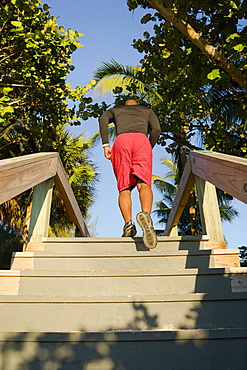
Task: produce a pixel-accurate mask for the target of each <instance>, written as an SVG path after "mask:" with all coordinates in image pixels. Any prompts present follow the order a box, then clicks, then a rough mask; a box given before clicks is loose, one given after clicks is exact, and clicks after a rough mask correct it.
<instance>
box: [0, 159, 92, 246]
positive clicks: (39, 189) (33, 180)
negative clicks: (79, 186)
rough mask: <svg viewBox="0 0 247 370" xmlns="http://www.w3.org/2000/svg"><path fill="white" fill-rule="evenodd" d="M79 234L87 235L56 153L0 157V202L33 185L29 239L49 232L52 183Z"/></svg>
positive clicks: (38, 239) (30, 240) (38, 237)
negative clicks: (1, 158)
mask: <svg viewBox="0 0 247 370" xmlns="http://www.w3.org/2000/svg"><path fill="white" fill-rule="evenodd" d="M54 183H55V186H56V188H57V190H58V192H59V194H60V196H61V198H62V199H63V201H64V204H65V207H66V208H67V211H68V214H69V217H70V219H71V221H72V222H73V223H74V224H75V226H76V227H77V228H78V230H79V232H80V234H81V236H89V232H88V230H87V228H86V225H85V222H84V219H83V217H82V214H81V211H80V208H79V206H78V203H77V201H76V199H75V196H74V193H73V190H72V188H71V186H70V183H69V181H68V178H67V175H66V173H65V170H64V167H63V165H62V162H61V159H60V157H59V155H58V153H37V154H30V155H25V156H22V157H15V158H10V159H3V160H1V161H0V204H2V203H4V202H6V201H7V200H10V199H12V198H13V197H15V196H17V195H19V194H21V193H23V192H24V191H26V190H28V189H30V188H32V187H34V193H33V200H32V210H31V216H30V223H29V228H28V241H29V242H41V241H42V238H43V237H45V236H48V228H49V220H50V210H51V201H52V189H53V184H54Z"/></svg>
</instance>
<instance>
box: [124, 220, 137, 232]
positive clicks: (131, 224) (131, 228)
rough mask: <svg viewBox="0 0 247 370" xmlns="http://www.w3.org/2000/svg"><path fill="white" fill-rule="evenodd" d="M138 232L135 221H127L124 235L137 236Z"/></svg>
mask: <svg viewBox="0 0 247 370" xmlns="http://www.w3.org/2000/svg"><path fill="white" fill-rule="evenodd" d="M136 233H137V231H136V226H135V223H134V222H133V221H129V222H126V224H125V225H124V228H123V235H122V236H135V234H136Z"/></svg>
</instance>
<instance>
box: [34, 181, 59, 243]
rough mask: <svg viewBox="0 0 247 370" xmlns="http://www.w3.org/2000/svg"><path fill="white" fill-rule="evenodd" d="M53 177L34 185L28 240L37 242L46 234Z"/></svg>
mask: <svg viewBox="0 0 247 370" xmlns="http://www.w3.org/2000/svg"><path fill="white" fill-rule="evenodd" d="M52 189H53V177H52V178H50V179H48V180H46V181H44V182H42V183H40V184H38V185H36V186H35V187H34V193H33V201H32V212H31V218H30V224H29V230H28V241H29V242H34V243H39V242H41V241H42V238H43V237H46V236H48V227H49V222H50V213H51V200H52Z"/></svg>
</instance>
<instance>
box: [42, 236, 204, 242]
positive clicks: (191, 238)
mask: <svg viewBox="0 0 247 370" xmlns="http://www.w3.org/2000/svg"><path fill="white" fill-rule="evenodd" d="M157 239H158V242H159V241H160V242H168V243H170V242H173V241H209V237H208V235H188V236H158V237H157ZM42 241H43V242H48V243H51V242H52V243H78V242H83V243H92V242H94V243H95V242H96V243H104V242H105V243H108V242H123V243H129V242H130V241H132V242H133V243H134V242H135V241H140V242H141V241H142V238H141V237H138V236H137V237H133V238H131V237H114V238H112V237H103V238H102V237H101V238H97V237H95V238H94V237H45V238H43V240H42Z"/></svg>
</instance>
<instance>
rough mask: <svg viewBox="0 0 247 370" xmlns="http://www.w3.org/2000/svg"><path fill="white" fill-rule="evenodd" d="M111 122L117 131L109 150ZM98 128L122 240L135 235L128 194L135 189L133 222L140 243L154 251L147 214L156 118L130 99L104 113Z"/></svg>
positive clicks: (150, 223)
mask: <svg viewBox="0 0 247 370" xmlns="http://www.w3.org/2000/svg"><path fill="white" fill-rule="evenodd" d="M112 122H113V123H114V124H115V127H116V134H117V138H116V140H115V141H114V145H113V147H112V148H111V146H110V144H109V142H108V124H109V123H112ZM99 125H100V134H101V138H102V146H103V148H104V155H105V157H106V158H107V159H110V160H111V162H112V166H113V171H114V173H115V176H116V179H117V186H118V191H119V197H118V204H119V208H120V210H121V213H122V216H123V219H124V221H125V225H124V228H123V235H122V236H134V235H135V234H136V227H135V223H134V222H133V221H132V201H131V191H132V190H133V189H134V187H135V186H136V187H137V189H138V192H139V198H140V203H141V209H142V212H140V213H138V214H137V216H136V219H137V222H138V223H139V225H140V226H141V228H142V231H143V242H144V244H145V246H146V247H147V248H149V249H150V248H155V247H156V244H157V237H156V234H155V231H154V229H153V222H152V219H151V217H150V213H151V210H152V203H153V192H152V189H151V182H152V156H153V155H152V148H153V147H154V145H155V144H156V143H157V140H158V138H159V134H160V131H161V130H160V125H159V121H158V118H157V116H156V114H155V113H154V112H153V111H152V109H150V108H147V107H145V106H142V105H139V104H138V103H137V101H136V100H133V99H129V100H127V101H126V103H125V105H124V106H119V107H114V108H111V109H108V110H106V111H105V112H104V113H103V114H102V115H101V117H100V119H99ZM149 131H150V134H149V138H148V137H147V135H148V132H149Z"/></svg>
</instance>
